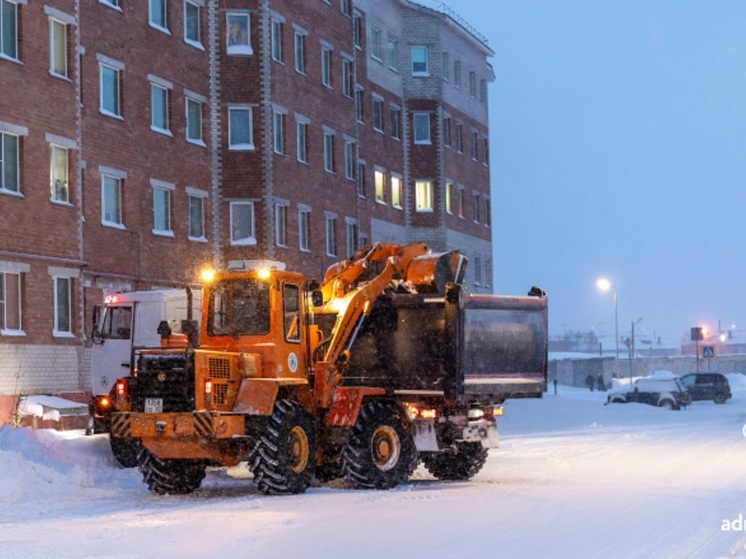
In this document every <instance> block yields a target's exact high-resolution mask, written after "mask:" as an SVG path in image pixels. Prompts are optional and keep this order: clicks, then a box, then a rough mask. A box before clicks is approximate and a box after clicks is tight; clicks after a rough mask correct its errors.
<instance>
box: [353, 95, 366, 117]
mask: <svg viewBox="0 0 746 559" xmlns="http://www.w3.org/2000/svg"><path fill="white" fill-rule="evenodd" d="M363 102H364V99H363V88H361V87H355V120H357V122H358V123H360V124H362V123H363V122H364V121H363V117H364V114H365V111H364V110H363Z"/></svg>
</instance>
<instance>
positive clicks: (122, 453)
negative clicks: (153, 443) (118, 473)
mask: <svg viewBox="0 0 746 559" xmlns="http://www.w3.org/2000/svg"><path fill="white" fill-rule="evenodd" d="M109 446H111V453H112V454H113V455H114V458H116V459H117V462H119V463H120V464H121V465H122V467H124V468H134V467H135V466H137V465H138V464H139V462H138V461H137V454H138V453H139V452H140V449H142V444H141V443H140V439H132V438H127V437H114V436H112V435H111V434H110V435H109Z"/></svg>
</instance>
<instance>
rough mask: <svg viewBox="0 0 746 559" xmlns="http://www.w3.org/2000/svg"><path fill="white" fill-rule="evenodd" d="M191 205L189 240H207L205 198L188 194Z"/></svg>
mask: <svg viewBox="0 0 746 559" xmlns="http://www.w3.org/2000/svg"><path fill="white" fill-rule="evenodd" d="M187 199H188V204H189V216H188V217H189V238H190V239H191V240H199V241H203V240H205V196H204V195H196V194H188V195H187Z"/></svg>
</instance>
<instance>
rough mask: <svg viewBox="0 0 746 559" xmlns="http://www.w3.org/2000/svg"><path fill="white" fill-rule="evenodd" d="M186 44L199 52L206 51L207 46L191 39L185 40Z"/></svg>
mask: <svg viewBox="0 0 746 559" xmlns="http://www.w3.org/2000/svg"><path fill="white" fill-rule="evenodd" d="M184 42H185V43H186V44H187V45H189V46H192V47H194V48H196V49H197V50H201V51H203V52H204V50H205V46H204V45H203V44H202V43H200V42H198V41H192V40H191V39H184Z"/></svg>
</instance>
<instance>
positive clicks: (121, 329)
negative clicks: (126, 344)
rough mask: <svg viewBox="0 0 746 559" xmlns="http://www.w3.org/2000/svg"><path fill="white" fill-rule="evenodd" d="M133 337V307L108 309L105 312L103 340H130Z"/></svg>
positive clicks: (102, 331) (102, 330)
mask: <svg viewBox="0 0 746 559" xmlns="http://www.w3.org/2000/svg"><path fill="white" fill-rule="evenodd" d="M131 336H132V307H108V308H107V309H106V311H105V315H104V322H103V328H102V329H101V338H102V339H104V340H129V339H130V337H131Z"/></svg>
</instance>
